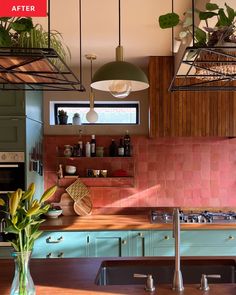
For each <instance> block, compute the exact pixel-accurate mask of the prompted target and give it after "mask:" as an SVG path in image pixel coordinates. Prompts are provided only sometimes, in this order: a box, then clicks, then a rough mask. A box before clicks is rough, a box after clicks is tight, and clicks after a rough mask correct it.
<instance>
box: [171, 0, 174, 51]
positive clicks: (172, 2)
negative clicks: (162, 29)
mask: <svg viewBox="0 0 236 295" xmlns="http://www.w3.org/2000/svg"><path fill="white" fill-rule="evenodd" d="M171 12H172V13H174V0H172V1H171ZM171 39H172V43H171V45H172V48H171V50H172V56H174V27H172V28H171Z"/></svg>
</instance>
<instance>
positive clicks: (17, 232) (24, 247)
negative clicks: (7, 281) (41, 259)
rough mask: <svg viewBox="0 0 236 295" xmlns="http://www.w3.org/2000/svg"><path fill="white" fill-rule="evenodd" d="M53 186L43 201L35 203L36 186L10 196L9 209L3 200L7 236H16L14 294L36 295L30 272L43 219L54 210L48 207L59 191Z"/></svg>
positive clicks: (47, 191)
mask: <svg viewBox="0 0 236 295" xmlns="http://www.w3.org/2000/svg"><path fill="white" fill-rule="evenodd" d="M56 189H57V187H56V186H53V187H51V188H49V189H48V190H46V191H45V192H44V194H43V195H42V197H41V198H40V200H36V199H35V200H34V199H33V195H34V192H35V185H34V184H33V183H32V184H31V185H30V186H29V188H28V190H27V191H26V192H23V191H22V190H21V189H17V190H16V191H15V192H13V193H9V194H8V195H9V208H5V207H6V206H5V207H4V201H3V200H2V199H0V205H1V206H2V208H3V209H2V211H3V212H5V213H7V215H8V218H6V224H7V225H6V228H5V232H8V233H11V234H13V235H14V238H13V240H11V241H10V242H11V245H12V247H13V248H14V250H15V252H14V253H13V256H14V258H15V276H14V279H13V282H12V286H11V294H12V295H15V294H19V295H34V294H35V288H34V283H33V280H32V278H31V275H30V271H29V259H30V255H31V251H32V249H33V246H34V241H35V240H36V239H37V238H38V237H39V236H40V235H41V233H42V231H40V230H39V226H40V224H41V223H42V222H43V221H44V219H42V218H41V215H42V214H45V213H46V212H47V211H48V209H49V208H50V205H49V204H47V205H46V204H45V201H46V200H48V199H49V198H50V197H51V196H52V195H53V194H54V193H55V191H56Z"/></svg>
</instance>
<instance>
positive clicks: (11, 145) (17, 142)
mask: <svg viewBox="0 0 236 295" xmlns="http://www.w3.org/2000/svg"><path fill="white" fill-rule="evenodd" d="M0 134H1V136H0V150H1V151H24V149H25V119H24V118H19V117H0Z"/></svg>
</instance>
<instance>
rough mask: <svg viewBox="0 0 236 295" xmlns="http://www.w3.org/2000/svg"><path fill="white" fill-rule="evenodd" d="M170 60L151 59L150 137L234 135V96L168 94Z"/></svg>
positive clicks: (235, 110)
mask: <svg viewBox="0 0 236 295" xmlns="http://www.w3.org/2000/svg"><path fill="white" fill-rule="evenodd" d="M172 65H173V57H171V56H164V57H151V58H150V64H149V79H150V92H149V106H150V132H149V135H150V137H163V136H173V137H174V136H231V137H233V136H236V93H234V92H230V91H228V92H227V91H225V92H222V91H218V92H216V91H213V92H212V91H209V92H206V91H203V92H199V91H197V92H190V91H178V92H172V93H170V92H168V87H169V85H170V82H171V79H172V76H173V74H172Z"/></svg>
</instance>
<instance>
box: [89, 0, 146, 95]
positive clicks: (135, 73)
mask: <svg viewBox="0 0 236 295" xmlns="http://www.w3.org/2000/svg"><path fill="white" fill-rule="evenodd" d="M118 3H119V46H118V47H117V48H116V61H113V62H109V63H107V64H105V65H103V66H102V67H101V68H99V69H98V70H97V71H96V72H95V74H94V75H93V78H92V83H91V87H92V88H94V89H97V90H101V91H108V92H110V93H111V94H112V95H113V96H114V97H116V98H125V97H127V96H128V95H129V94H130V92H131V91H140V90H144V89H146V88H148V87H149V83H148V78H147V76H146V74H145V73H144V72H143V71H142V70H141V69H140V68H139V67H137V66H136V65H133V64H131V63H129V62H126V61H124V60H123V47H122V46H121V29H120V23H121V21H120V20H121V13H120V11H121V9H120V0H118Z"/></svg>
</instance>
